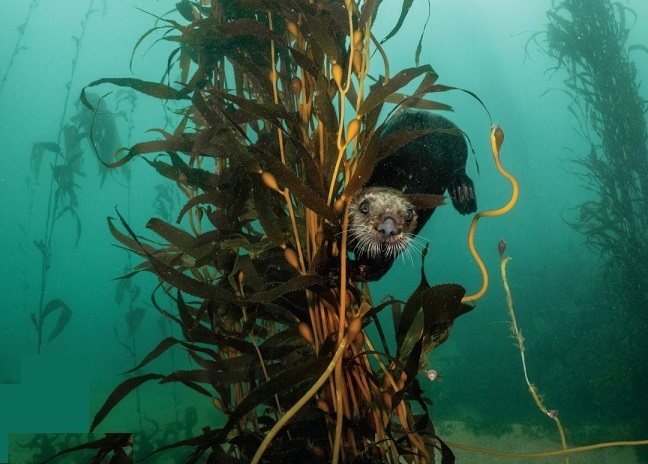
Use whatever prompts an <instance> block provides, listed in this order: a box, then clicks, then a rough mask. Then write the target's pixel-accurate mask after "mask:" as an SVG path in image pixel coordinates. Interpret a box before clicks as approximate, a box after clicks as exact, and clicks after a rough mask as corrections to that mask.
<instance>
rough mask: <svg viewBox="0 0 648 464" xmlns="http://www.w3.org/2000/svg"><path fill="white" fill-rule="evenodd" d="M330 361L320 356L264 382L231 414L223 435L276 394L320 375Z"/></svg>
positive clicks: (222, 431) (222, 432)
mask: <svg viewBox="0 0 648 464" xmlns="http://www.w3.org/2000/svg"><path fill="white" fill-rule="evenodd" d="M329 363H330V360H329V359H327V358H319V359H315V360H313V361H310V362H307V363H304V364H300V365H298V366H295V367H292V368H289V369H286V370H284V371H283V372H281V373H280V374H279V375H277V376H275V377H273V378H271V379H270V380H268V381H267V382H264V383H262V384H260V385H259V386H257V387H256V388H255V389H253V390H252V391H251V392H250V393H248V394H247V395H246V396H245V397H244V398H243V399H242V400H241V402H239V404H238V405H237V406H236V408H235V409H234V411H232V414H230V417H229V419H228V420H227V424H225V427H223V429H222V430H221V435H223V436H224V435H225V434H227V433H228V432H229V431H230V430H232V429H233V428H234V427H235V426H236V424H237V423H238V422H239V421H240V420H241V419H242V418H243V417H245V415H246V414H247V413H248V412H250V411H251V410H252V409H254V408H256V407H257V406H260V405H261V404H263V403H265V402H266V401H268V400H269V399H271V398H272V397H273V396H274V395H278V394H280V393H283V392H284V391H286V390H291V389H294V388H295V387H296V386H298V385H300V384H301V383H303V382H306V381H308V380H311V379H313V378H316V377H319V376H320V375H322V374H323V373H324V371H325V370H326V367H327V366H328V364H329Z"/></svg>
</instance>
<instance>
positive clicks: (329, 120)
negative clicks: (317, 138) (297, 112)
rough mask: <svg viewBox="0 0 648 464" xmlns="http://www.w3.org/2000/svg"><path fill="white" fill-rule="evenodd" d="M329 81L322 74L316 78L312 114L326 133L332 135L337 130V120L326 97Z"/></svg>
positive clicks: (329, 100) (331, 104)
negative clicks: (322, 125)
mask: <svg viewBox="0 0 648 464" xmlns="http://www.w3.org/2000/svg"><path fill="white" fill-rule="evenodd" d="M329 85H330V84H329V80H328V79H327V78H326V76H324V75H323V74H319V75H318V76H317V82H316V83H315V95H314V98H313V113H314V114H315V116H316V117H317V118H318V119H319V120H321V121H322V123H323V124H324V127H325V128H326V131H327V132H328V133H331V134H334V133H336V132H337V130H338V124H339V118H338V115H337V113H336V111H335V108H334V107H333V103H332V102H331V99H330V98H329V96H328V91H329Z"/></svg>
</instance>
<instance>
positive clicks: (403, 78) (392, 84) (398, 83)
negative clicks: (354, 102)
mask: <svg viewBox="0 0 648 464" xmlns="http://www.w3.org/2000/svg"><path fill="white" fill-rule="evenodd" d="M428 72H433V70H432V67H431V66H430V65H427V64H426V65H423V66H418V67H415V68H407V69H403V70H402V71H400V72H399V73H398V74H396V75H395V76H394V77H392V78H391V79H390V80H389V81H388V82H387V83H386V84H384V85H381V86H376V85H374V86H372V88H371V91H370V92H369V95H367V98H366V99H365V101H363V102H362V104H361V105H360V108H358V112H357V116H358V117H360V116H362V115H364V114H366V113H368V112H369V111H371V110H372V109H373V108H374V107H376V106H378V105H379V104H381V103H383V102H384V101H385V100H386V99H387V97H389V95H391V94H393V93H394V92H396V91H397V90H399V89H401V88H402V87H404V86H406V85H407V84H409V83H410V82H411V81H412V80H414V79H416V78H417V77H418V76H420V75H421V74H425V73H428Z"/></svg>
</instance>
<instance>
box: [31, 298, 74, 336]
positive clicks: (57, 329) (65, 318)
mask: <svg viewBox="0 0 648 464" xmlns="http://www.w3.org/2000/svg"><path fill="white" fill-rule="evenodd" d="M56 310H59V317H58V319H57V321H56V325H55V326H54V329H53V330H52V333H51V334H50V336H49V338H48V339H47V341H48V342H51V341H52V340H54V339H55V338H56V337H57V336H58V335H59V334H60V333H61V332H62V331H63V329H65V326H67V325H68V322H70V318H71V317H72V310H70V307H69V306H68V305H66V304H65V303H64V302H63V301H62V300H59V299H54V300H50V301H49V302H48V303H47V304H46V305H45V308H43V312H42V314H41V316H40V321H39V325H40V326H41V327H42V325H43V321H44V320H45V318H46V317H47V316H49V315H50V314H52V313H53V312H54V311H56Z"/></svg>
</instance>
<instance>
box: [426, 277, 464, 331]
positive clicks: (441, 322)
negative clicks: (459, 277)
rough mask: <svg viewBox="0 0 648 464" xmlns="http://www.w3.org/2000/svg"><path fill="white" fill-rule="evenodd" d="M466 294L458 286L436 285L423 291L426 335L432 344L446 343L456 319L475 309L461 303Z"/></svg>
mask: <svg viewBox="0 0 648 464" xmlns="http://www.w3.org/2000/svg"><path fill="white" fill-rule="evenodd" d="M465 293H466V290H465V289H464V288H463V287H462V286H461V285H457V284H442V285H435V286H434V287H430V288H428V289H426V290H425V291H423V294H422V295H421V306H422V307H423V315H424V318H425V330H424V333H425V336H426V337H428V338H429V339H430V340H431V341H432V342H434V343H436V344H440V343H442V342H443V341H445V339H446V338H447V335H448V333H449V331H450V328H451V327H452V325H453V324H454V321H455V319H457V318H458V317H459V316H461V315H462V314H465V313H467V312H468V311H470V310H472V309H473V307H472V306H469V305H467V304H464V303H462V302H461V299H462V298H463V296H464V295H465Z"/></svg>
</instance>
